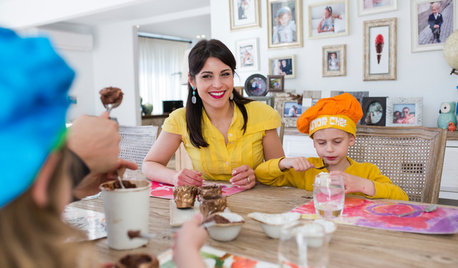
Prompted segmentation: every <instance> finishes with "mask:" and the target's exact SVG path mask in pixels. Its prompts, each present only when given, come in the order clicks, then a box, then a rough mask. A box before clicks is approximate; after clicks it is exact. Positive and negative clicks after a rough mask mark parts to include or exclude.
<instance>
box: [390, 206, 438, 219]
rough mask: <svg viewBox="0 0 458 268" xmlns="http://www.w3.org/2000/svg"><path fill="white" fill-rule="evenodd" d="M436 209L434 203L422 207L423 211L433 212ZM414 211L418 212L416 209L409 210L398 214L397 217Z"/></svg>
mask: <svg viewBox="0 0 458 268" xmlns="http://www.w3.org/2000/svg"><path fill="white" fill-rule="evenodd" d="M436 209H437V205H436V204H430V205H428V206H426V207H424V208H423V212H433V211H435V210H436ZM415 212H419V211H418V210H412V211H409V212H406V213H402V214H399V215H398V217H405V216H408V215H412V214H414V213H415Z"/></svg>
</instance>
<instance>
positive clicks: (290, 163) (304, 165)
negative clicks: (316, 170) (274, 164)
mask: <svg viewBox="0 0 458 268" xmlns="http://www.w3.org/2000/svg"><path fill="white" fill-rule="evenodd" d="M278 167H279V168H280V170H282V171H283V170H286V169H290V168H294V170H295V171H306V170H307V169H310V168H313V167H315V165H314V164H310V162H309V161H308V160H307V158H305V157H291V158H283V159H282V160H280V162H278Z"/></svg>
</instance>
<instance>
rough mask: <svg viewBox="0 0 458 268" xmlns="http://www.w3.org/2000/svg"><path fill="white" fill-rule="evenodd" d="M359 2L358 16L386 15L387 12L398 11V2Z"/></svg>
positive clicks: (395, 0)
mask: <svg viewBox="0 0 458 268" xmlns="http://www.w3.org/2000/svg"><path fill="white" fill-rule="evenodd" d="M357 1H358V15H359V16H366V15H373V14H378V13H385V12H390V11H395V10H397V9H398V0H357ZM404 1H405V0H404Z"/></svg>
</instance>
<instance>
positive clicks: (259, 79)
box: [245, 74, 268, 97]
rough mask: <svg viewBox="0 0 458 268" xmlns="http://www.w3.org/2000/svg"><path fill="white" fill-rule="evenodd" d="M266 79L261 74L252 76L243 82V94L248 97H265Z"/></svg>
mask: <svg viewBox="0 0 458 268" xmlns="http://www.w3.org/2000/svg"><path fill="white" fill-rule="evenodd" d="M267 91H268V86H267V78H266V77H265V76H264V75H262V74H252V75H250V76H249V77H248V78H247V79H246V81H245V92H246V94H247V95H248V96H253V97H260V96H265V95H267Z"/></svg>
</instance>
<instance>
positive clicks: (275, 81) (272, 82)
mask: <svg viewBox="0 0 458 268" xmlns="http://www.w3.org/2000/svg"><path fill="white" fill-rule="evenodd" d="M269 89H270V90H269V91H272V89H273V90H275V91H281V90H283V88H282V83H281V78H269Z"/></svg>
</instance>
